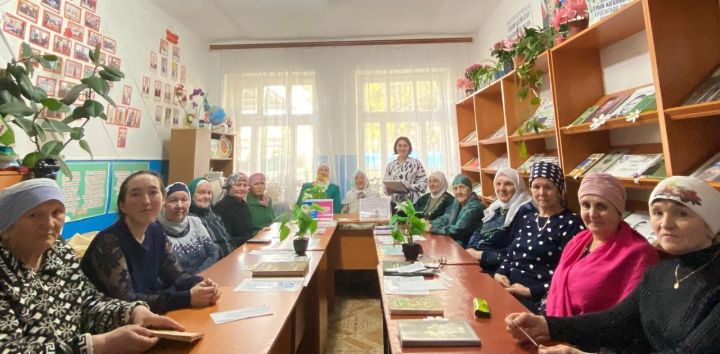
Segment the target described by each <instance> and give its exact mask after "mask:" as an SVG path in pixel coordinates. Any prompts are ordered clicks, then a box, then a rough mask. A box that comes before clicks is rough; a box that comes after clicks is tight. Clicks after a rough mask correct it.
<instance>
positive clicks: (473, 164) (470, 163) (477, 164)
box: [463, 158, 480, 168]
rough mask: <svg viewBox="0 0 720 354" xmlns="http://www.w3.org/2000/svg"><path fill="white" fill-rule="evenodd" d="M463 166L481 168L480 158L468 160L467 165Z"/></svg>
mask: <svg viewBox="0 0 720 354" xmlns="http://www.w3.org/2000/svg"><path fill="white" fill-rule="evenodd" d="M463 167H468V168H480V160H478V159H476V158H473V159H472V160H470V161H468V162H466V163H465V165H463Z"/></svg>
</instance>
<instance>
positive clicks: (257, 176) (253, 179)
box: [248, 172, 270, 207]
mask: <svg viewBox="0 0 720 354" xmlns="http://www.w3.org/2000/svg"><path fill="white" fill-rule="evenodd" d="M265 181H266V179H265V175H264V174H262V173H260V172H258V173H253V174H251V175H250V178H249V180H248V183H249V184H250V193H253V190H252V187H253V186H254V185H255V184H256V183H260V182H265ZM253 195H254V196H255V198H256V199H257V200H258V202H259V203H260V205H262V206H264V207H267V206H268V205H270V198H268V196H267V194H266V193H263V195H262V197H261V196H257V195H255V193H253Z"/></svg>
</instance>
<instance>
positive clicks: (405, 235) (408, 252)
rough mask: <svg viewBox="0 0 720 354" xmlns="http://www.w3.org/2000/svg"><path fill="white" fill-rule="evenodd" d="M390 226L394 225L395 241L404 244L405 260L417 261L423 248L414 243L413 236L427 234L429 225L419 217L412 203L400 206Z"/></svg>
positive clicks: (403, 203)
mask: <svg viewBox="0 0 720 354" xmlns="http://www.w3.org/2000/svg"><path fill="white" fill-rule="evenodd" d="M390 225H393V230H392V237H393V239H395V241H397V242H400V243H402V250H403V254H404V255H405V258H407V259H408V260H411V261H414V260H417V258H418V255H419V254H420V252H421V251H422V246H420V245H419V244H417V243H414V242H413V235H422V234H423V233H425V227H426V225H427V223H426V222H425V221H423V220H422V219H421V218H419V217H418V216H417V214H416V212H415V207H414V206H413V203H412V202H411V201H409V200H406V201H404V202H402V203H400V204H398V207H397V212H396V213H395V215H393V216H392V218H390Z"/></svg>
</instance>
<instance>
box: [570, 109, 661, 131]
mask: <svg viewBox="0 0 720 354" xmlns="http://www.w3.org/2000/svg"><path fill="white" fill-rule="evenodd" d="M657 122H658V113H657V111H648V112H644V113H641V114H640V116H639V117H638V119H636V120H635V122H628V121H626V120H625V117H617V118H612V119H609V120H608V121H607V122H605V124H603V125H601V126H599V127H597V128H595V129H590V125H591V123H583V124H578V125H572V126H567V127H562V128H560V131H561V132H562V133H563V134H584V133H591V132H597V131H603V130H610V129H618V128H626V127H634V126H638V125H643V124H655V123H657Z"/></svg>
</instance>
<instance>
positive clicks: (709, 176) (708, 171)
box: [690, 152, 720, 182]
mask: <svg viewBox="0 0 720 354" xmlns="http://www.w3.org/2000/svg"><path fill="white" fill-rule="evenodd" d="M690 176H691V177H695V178H698V179H701V180H703V181H706V182H720V152H718V153H717V154H715V156H713V157H712V158H710V160H707V162H705V163H704V164H702V166H700V167H699V168H698V169H697V170H695V172H693V173H692V174H691V175H690Z"/></svg>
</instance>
